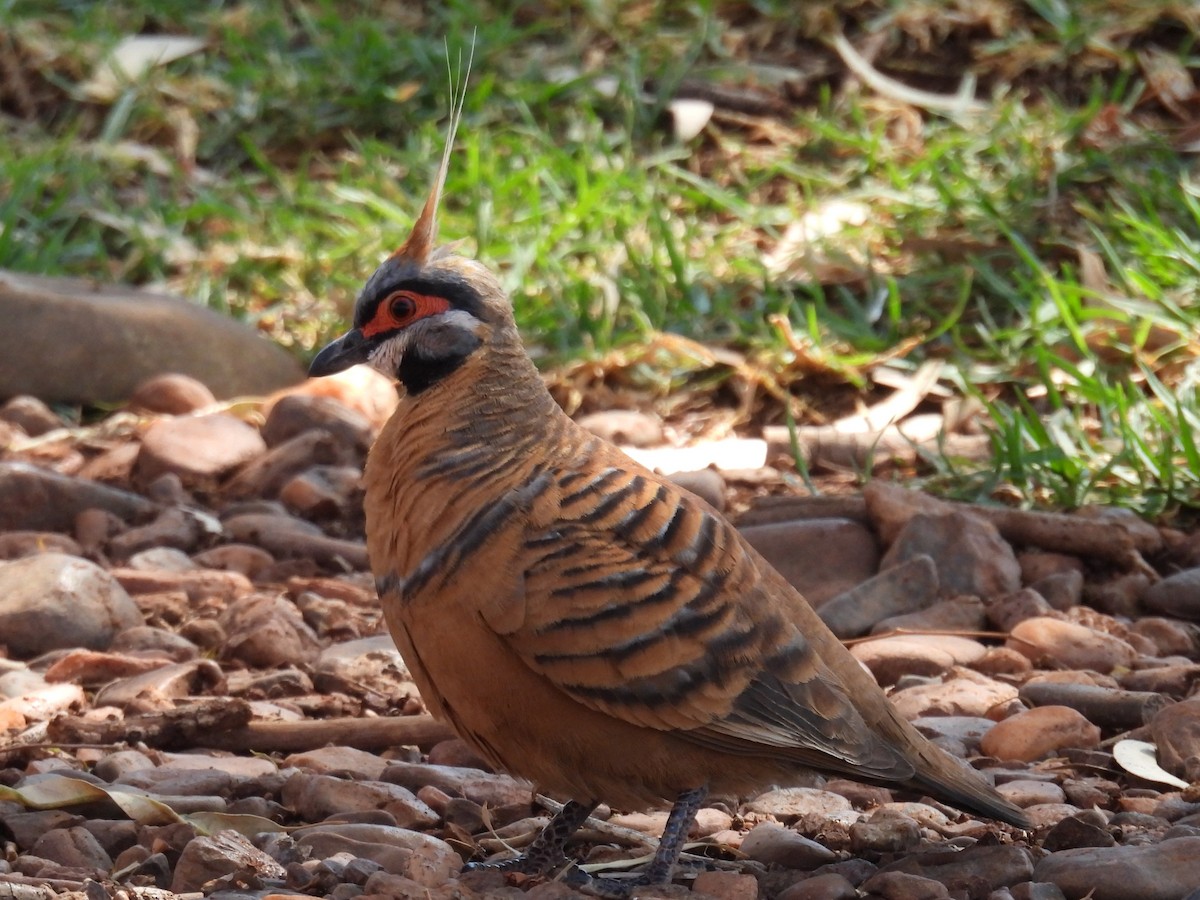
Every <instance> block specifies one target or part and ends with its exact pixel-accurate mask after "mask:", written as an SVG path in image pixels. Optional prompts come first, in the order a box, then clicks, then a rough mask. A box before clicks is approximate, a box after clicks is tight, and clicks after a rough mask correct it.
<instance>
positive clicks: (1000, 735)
mask: <svg viewBox="0 0 1200 900" xmlns="http://www.w3.org/2000/svg"><path fill="white" fill-rule="evenodd" d="M1098 743H1100V729H1099V728H1097V727H1096V726H1095V725H1093V724H1092V723H1091V722H1089V721H1088V720H1087V719H1086V718H1084V716H1083V715H1082V714H1081V713H1079V712H1076V711H1075V710H1073V709H1071V708H1070V707H1068V706H1039V707H1037V708H1036V709H1029V710H1026V711H1025V712H1021V713H1017V714H1016V715H1015V716H1010V717H1009V718H1007V719H1005V720H1004V721H1002V722H998V723H996V726H995V727H994V728H992V729H991V731H989V732H988V733H987V734H985V735H984V736H983V738H982V740H981V741H980V742H979V746H980V749H981V750H982V751H983V752H984V753H985V754H987V755H988V756H994V757H996V758H997V759H1012V760H1023V761H1026V762H1029V761H1032V760H1035V759H1040V758H1041V757H1043V756H1045V755H1046V754H1047V753H1050V752H1052V751H1054V750H1059V749H1061V748H1063V747H1094V746H1095V745H1096V744H1098Z"/></svg>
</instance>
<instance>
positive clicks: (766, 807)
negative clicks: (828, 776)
mask: <svg viewBox="0 0 1200 900" xmlns="http://www.w3.org/2000/svg"><path fill="white" fill-rule="evenodd" d="M746 809H747V810H748V811H750V812H756V813H761V814H763V815H769V816H775V817H776V818H777V819H795V818H801V817H805V816H818V817H826V818H828V817H830V816H832V815H833V814H835V813H840V812H848V811H850V810H851V805H850V801H849V800H847V799H846V798H845V797H843V796H842V795H841V794H835V793H833V792H832V791H824V790H821V789H819V788H806V787H785V788H776V789H775V790H773V791H767V792H766V793H763V794H759V795H758V796H757V797H755V798H754V799H753V800H751V801H749V802H748V803H747V804H746Z"/></svg>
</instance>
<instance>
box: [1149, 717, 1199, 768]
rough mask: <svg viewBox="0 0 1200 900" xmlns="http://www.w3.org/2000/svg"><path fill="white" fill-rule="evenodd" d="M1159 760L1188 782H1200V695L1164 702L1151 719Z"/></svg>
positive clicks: (1151, 731) (1152, 733) (1161, 764)
mask: <svg viewBox="0 0 1200 900" xmlns="http://www.w3.org/2000/svg"><path fill="white" fill-rule="evenodd" d="M1150 733H1151V735H1153V738H1154V744H1155V745H1156V746H1157V747H1158V763H1159V765H1160V766H1162V767H1163V768H1164V769H1166V770H1167V771H1168V772H1170V773H1171V774H1173V775H1176V776H1178V777H1180V778H1183V779H1184V780H1186V781H1189V782H1200V698H1195V699H1191V700H1185V701H1183V702H1182V703H1175V704H1172V705H1171V706H1166V707H1163V708H1162V709H1160V710H1159V711H1158V712H1157V713H1155V714H1154V718H1153V719H1151V720H1150Z"/></svg>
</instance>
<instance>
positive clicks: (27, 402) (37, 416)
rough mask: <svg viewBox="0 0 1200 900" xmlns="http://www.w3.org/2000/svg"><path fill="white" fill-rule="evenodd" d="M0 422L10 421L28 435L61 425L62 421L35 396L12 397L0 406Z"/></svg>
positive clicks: (35, 435)
mask: <svg viewBox="0 0 1200 900" xmlns="http://www.w3.org/2000/svg"><path fill="white" fill-rule="evenodd" d="M0 422H11V423H12V424H13V425H17V426H19V427H20V429H21V430H22V431H24V432H25V433H26V434H27V435H29V436H30V437H37V436H38V435H41V434H46V432H48V431H54V430H55V429H56V428H62V427H63V421H62V419H60V418H59V417H58V416H56V415H55V414H54V410H52V409H50V407H48V406H47V405H46V404H45V403H43V402H42V401H41V400H39V399H38V398H37V397H28V396H20V397H13V398H12V399H11V400H9V401H8V402H7V403H5V404H4V405H3V406H0Z"/></svg>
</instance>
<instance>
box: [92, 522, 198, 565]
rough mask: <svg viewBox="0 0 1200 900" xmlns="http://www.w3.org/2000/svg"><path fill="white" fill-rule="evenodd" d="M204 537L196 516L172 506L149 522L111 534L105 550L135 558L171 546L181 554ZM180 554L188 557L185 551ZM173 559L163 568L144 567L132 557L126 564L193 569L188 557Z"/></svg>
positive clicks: (120, 556) (119, 555) (122, 556)
mask: <svg viewBox="0 0 1200 900" xmlns="http://www.w3.org/2000/svg"><path fill="white" fill-rule="evenodd" d="M206 537H208V533H207V529H206V528H205V523H204V522H202V521H201V520H200V519H199V518H198V517H197V516H195V515H192V514H189V513H188V512H187V511H185V510H183V509H181V508H179V507H177V506H173V507H170V508H169V509H165V510H163V512H162V513H161V514H160V515H159V516H158V517H157V518H155V519H154V521H152V522H149V523H147V524H145V525H141V526H139V527H137V528H130V529H128V530H126V531H123V532H122V533H120V534H117V535H114V536H113V537H112V538H111V539H110V540H109V542H108V550H109V553H110V554H111V555H112V556H114V557H116V558H117V559H125V558H127V557H132V558H136V557H137V556H138V555H139V554H140V553H142V552H143V551H145V552H150V553H153V552H159V549H160V548H161V549H162V550H164V551H165V550H166V549H167V548H174V552H175V553H180V551H184V550H188V551H190V550H193V549H195V548H196V547H198V546H199V545H200V543H201V541H203V540H204V539H205V538H206ZM168 552H169V551H168ZM180 555H182V556H183V558H184V559H187V554H186V553H182V554H180ZM175 560H176V561H175V562H174V563H173V564H171V565H167V566H162V567H160V566H147V565H145V564H144V563H143V564H140V565H139V564H135V563H133V562H132V560H130V562H129V563H128V564H129V565H130V567H131V568H142V569H144V570H150V569H157V568H165V569H167V570H168V571H187V570H188V569H194V568H196V566H195V565H194V564H192V562H191V560H190V559H187V562H186V563H184V562H183V560H180V559H179V558H178V557H175Z"/></svg>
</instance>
